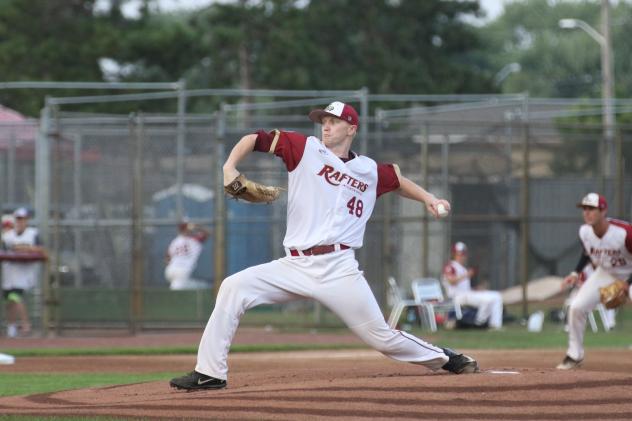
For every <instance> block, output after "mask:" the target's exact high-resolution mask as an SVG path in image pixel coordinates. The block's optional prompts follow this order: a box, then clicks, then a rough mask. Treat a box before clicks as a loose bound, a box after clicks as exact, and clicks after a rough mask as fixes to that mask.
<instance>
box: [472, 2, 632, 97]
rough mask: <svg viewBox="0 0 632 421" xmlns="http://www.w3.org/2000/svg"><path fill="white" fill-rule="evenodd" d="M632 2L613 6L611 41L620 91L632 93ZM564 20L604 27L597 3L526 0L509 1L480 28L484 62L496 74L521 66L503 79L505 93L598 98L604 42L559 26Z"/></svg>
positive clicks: (617, 92) (618, 89) (626, 93)
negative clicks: (631, 35) (631, 36)
mask: <svg viewBox="0 0 632 421" xmlns="http://www.w3.org/2000/svg"><path fill="white" fill-rule="evenodd" d="M630 16H632V5H631V4H630V3H626V2H619V3H618V4H617V5H616V6H615V7H613V10H612V31H611V32H612V45H613V49H614V58H615V60H614V61H615V79H616V84H615V88H616V94H617V95H618V96H620V97H626V96H629V95H630V92H632V75H631V71H632V62H630V60H627V59H626V57H629V55H630V54H631V53H632V45H631V44H630V42H628V39H629V33H628V32H629V31H628V28H629V26H630V21H629V19H630V18H629V17H630ZM564 18H574V19H581V20H583V21H585V22H587V23H588V24H589V25H591V26H592V27H594V28H595V29H597V30H600V3H599V2H596V1H558V2H550V1H547V0H522V1H514V2H511V3H508V4H506V5H505V11H504V13H503V14H502V15H500V16H499V17H498V18H496V20H494V21H493V22H490V23H489V24H487V25H485V26H483V27H481V28H480V29H479V35H480V37H481V39H482V40H483V42H482V45H483V46H484V48H483V52H482V53H481V54H482V55H483V56H485V58H486V59H485V60H484V61H485V62H486V63H488V66H489V68H490V70H491V71H493V72H498V71H499V70H500V69H502V68H503V66H505V65H507V64H509V63H519V64H520V65H521V68H522V70H521V71H520V72H519V73H515V74H512V75H510V76H509V77H507V79H506V80H505V81H504V82H503V83H502V86H501V88H502V91H503V92H504V93H516V92H528V93H529V94H530V95H531V96H536V97H574V98H577V97H599V96H600V95H601V61H600V54H601V50H600V46H599V45H598V44H597V43H596V42H595V41H594V40H593V39H592V38H591V37H590V36H589V35H588V34H586V33H585V32H584V31H582V30H568V29H562V28H560V27H559V24H558V22H559V20H560V19H564Z"/></svg>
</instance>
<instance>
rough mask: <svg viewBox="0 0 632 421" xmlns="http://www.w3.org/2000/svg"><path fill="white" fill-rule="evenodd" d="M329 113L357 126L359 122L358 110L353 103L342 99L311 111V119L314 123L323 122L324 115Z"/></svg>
mask: <svg viewBox="0 0 632 421" xmlns="http://www.w3.org/2000/svg"><path fill="white" fill-rule="evenodd" d="M327 115H330V116H332V117H336V118H339V119H340V120H343V121H346V122H347V123H349V124H351V125H353V126H357V125H358V122H359V118H358V113H357V111H356V110H355V109H354V108H353V107H352V106H351V105H349V104H345V103H342V102H340V101H334V102H332V103H331V104H329V105H328V106H327V107H325V109H324V110H312V111H310V113H309V119H310V120H312V121H313V122H314V123H318V124H322V121H323V117H325V116H327Z"/></svg>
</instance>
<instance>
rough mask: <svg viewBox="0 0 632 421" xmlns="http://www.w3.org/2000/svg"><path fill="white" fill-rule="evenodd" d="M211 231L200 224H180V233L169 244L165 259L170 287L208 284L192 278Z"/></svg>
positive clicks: (187, 287)
mask: <svg viewBox="0 0 632 421" xmlns="http://www.w3.org/2000/svg"><path fill="white" fill-rule="evenodd" d="M209 234H210V232H209V231H208V230H207V229H206V228H204V227H202V226H199V225H195V224H193V223H191V222H187V221H183V222H181V223H180V224H178V235H177V236H176V238H174V239H173V240H172V241H171V243H170V244H169V248H168V249H167V253H166V255H165V261H166V262H167V266H166V267H165V279H167V282H169V289H171V290H183V289H200V288H205V287H206V286H207V284H205V283H204V282H202V281H198V280H196V279H192V278H191V274H192V273H193V271H194V270H195V267H196V265H197V262H198V258H199V257H200V253H202V247H203V244H204V242H205V241H206V239H207V238H208V236H209Z"/></svg>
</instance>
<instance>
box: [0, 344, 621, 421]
mask: <svg viewBox="0 0 632 421" xmlns="http://www.w3.org/2000/svg"><path fill="white" fill-rule="evenodd" d="M468 353H469V354H470V355H473V356H474V357H476V358H477V359H478V360H479V363H480V365H481V369H482V371H481V373H479V374H471V375H461V376H457V375H452V374H449V373H446V372H440V373H439V372H437V373H433V372H431V371H428V370H426V369H424V368H422V367H419V366H415V365H412V364H405V363H400V362H396V361H392V360H389V359H387V358H385V357H383V356H382V355H380V354H379V353H377V352H375V351H372V350H346V351H309V352H307V351H306V352H292V353H286V352H283V353H257V354H231V356H230V358H229V365H230V370H231V371H230V377H229V385H228V388H226V389H223V390H216V391H204V392H192V393H186V392H182V391H176V390H173V389H170V388H169V386H168V381H169V379H168V378H165V379H164V381H158V382H148V383H140V384H131V385H117V386H109V387H100V388H89V389H81V390H66V391H60V392H54V393H45V394H37V395H30V396H14V397H6V398H0V413H2V414H23V415H26V414H30V415H38V416H47V415H48V416H51V415H57V416H64V415H68V416H70V415H72V416H96V415H103V416H115V417H121V418H141V419H213V420H308V419H336V420H365V419H366V420H368V419H371V420H375V419H384V420H386V419H389V420H392V419H398V420H402V419H410V420H413V419H414V420H434V419H436V420H442V421H445V420H535V419H537V420H588V419H590V420H603V419H612V420H617V419H626V420H629V419H632V358H631V357H632V351H630V350H606V349H590V350H589V351H588V354H587V357H586V363H585V365H584V366H583V367H582V368H581V369H579V370H575V371H567V372H561V371H557V370H555V369H553V368H552V367H554V366H555V365H556V364H557V363H558V362H559V361H560V360H561V358H562V357H563V350H562V349H559V350H540V351H538V350H529V351H490V350H476V351H470V352H468ZM194 363H195V356H193V355H186V356H133V357H130V356H113V357H49V358H39V357H33V358H21V359H18V361H17V363H16V364H15V365H12V366H5V367H3V368H2V370H3V371H5V372H9V371H10V372H23V373H25V375H28V373H29V372H63V373H70V372H124V373H130V372H136V373H146V372H166V371H171V372H182V373H185V372H187V371H190V370H191V369H192V368H193V365H194ZM492 371H497V372H498V371H499V372H504V371H508V372H514V371H515V372H518V374H511V373H502V374H496V373H492Z"/></svg>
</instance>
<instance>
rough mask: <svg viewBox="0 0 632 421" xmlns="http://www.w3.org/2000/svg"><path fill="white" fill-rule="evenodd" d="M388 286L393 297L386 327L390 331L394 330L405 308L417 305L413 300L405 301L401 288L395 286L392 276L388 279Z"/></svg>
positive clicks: (395, 282)
mask: <svg viewBox="0 0 632 421" xmlns="http://www.w3.org/2000/svg"><path fill="white" fill-rule="evenodd" d="M388 285H389V287H390V289H391V296H392V297H393V309H392V310H391V315H390V316H389V318H388V325H389V327H390V328H391V329H395V327H396V326H397V322H398V321H399V318H400V316H401V315H402V311H404V309H405V308H407V307H417V306H418V304H417V303H416V302H415V300H408V299H406V297H405V296H404V294H403V292H402V290H401V288H400V287H399V285H397V281H396V280H395V278H393V277H392V276H391V277H389V278H388Z"/></svg>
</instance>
